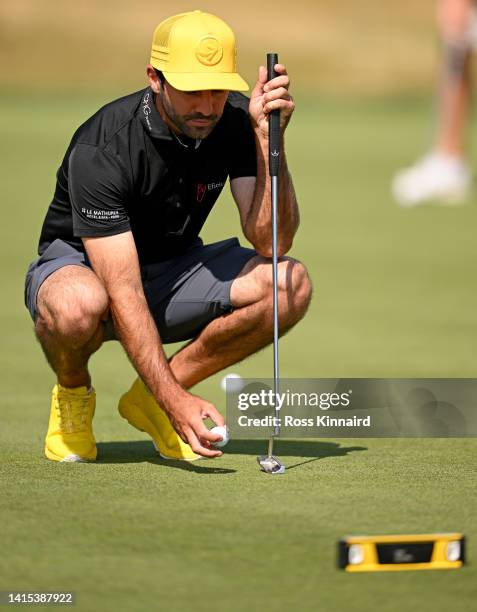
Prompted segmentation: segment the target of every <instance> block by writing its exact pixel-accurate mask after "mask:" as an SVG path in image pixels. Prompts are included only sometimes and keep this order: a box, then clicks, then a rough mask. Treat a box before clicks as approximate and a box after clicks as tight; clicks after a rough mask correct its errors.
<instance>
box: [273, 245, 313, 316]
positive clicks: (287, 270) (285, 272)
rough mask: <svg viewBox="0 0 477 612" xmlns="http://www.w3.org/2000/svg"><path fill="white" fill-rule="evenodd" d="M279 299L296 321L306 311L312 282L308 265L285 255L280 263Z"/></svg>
mask: <svg viewBox="0 0 477 612" xmlns="http://www.w3.org/2000/svg"><path fill="white" fill-rule="evenodd" d="M278 290H279V294H278V296H279V297H278V299H279V303H284V304H285V305H286V313H288V316H289V318H290V319H291V320H292V321H293V322H296V321H298V320H300V319H301V318H302V317H303V316H304V314H305V313H306V311H307V309H308V306H309V304H310V301H311V295H312V284H311V279H310V276H309V274H308V270H307V269H306V266H305V265H304V264H303V263H302V262H301V261H298V260H297V259H293V258H291V257H283V258H281V259H280V260H279V263H278Z"/></svg>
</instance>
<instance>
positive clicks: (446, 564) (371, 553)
mask: <svg viewBox="0 0 477 612" xmlns="http://www.w3.org/2000/svg"><path fill="white" fill-rule="evenodd" d="M464 563H465V536H464V535H463V534H462V533H431V534H418V535H387V536H348V537H346V538H343V539H342V540H340V541H339V542H338V567H340V568H341V569H344V570H346V571H347V572H383V571H384V572H397V571H402V570H431V569H457V568H459V567H462V565H463V564H464Z"/></svg>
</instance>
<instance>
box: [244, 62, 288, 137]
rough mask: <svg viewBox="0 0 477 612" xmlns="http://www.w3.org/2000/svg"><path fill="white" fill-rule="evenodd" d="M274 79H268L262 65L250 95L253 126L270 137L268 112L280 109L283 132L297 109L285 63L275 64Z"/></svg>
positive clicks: (263, 134)
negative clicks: (290, 90) (275, 74)
mask: <svg viewBox="0 0 477 612" xmlns="http://www.w3.org/2000/svg"><path fill="white" fill-rule="evenodd" d="M275 72H277V73H278V76H276V77H275V78H274V79H271V80H270V81H268V80H267V69H266V68H265V66H260V68H259V70H258V81H257V83H256V84H255V87H254V88H253V91H252V93H251V96H250V104H249V112H250V118H251V121H252V125H253V128H254V129H255V130H258V131H259V133H260V134H261V135H262V136H263V137H264V138H268V114H269V113H270V112H271V111H272V110H275V109H278V110H279V111H280V130H281V132H282V134H283V132H284V131H285V128H286V126H287V125H288V122H289V121H290V118H291V116H292V114H293V111H294V110H295V103H294V101H293V98H292V97H291V95H290V94H289V92H288V88H289V87H290V78H289V77H288V74H287V70H286V68H285V66H284V65H283V64H275Z"/></svg>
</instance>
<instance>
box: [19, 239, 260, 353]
mask: <svg viewBox="0 0 477 612" xmlns="http://www.w3.org/2000/svg"><path fill="white" fill-rule="evenodd" d="M255 255H256V252H255V251H254V250H253V249H248V248H245V247H242V246H240V243H239V241H238V239H237V238H230V239H228V240H222V241H220V242H215V243H213V244H208V245H204V244H203V243H202V241H201V240H200V239H198V240H197V242H196V243H194V244H193V245H192V246H191V247H190V248H189V249H188V251H186V253H185V254H184V255H181V256H180V257H176V258H175V259H171V260H168V261H163V262H160V263H157V264H149V265H145V266H143V267H142V268H141V275H142V283H143V288H144V294H145V296H146V300H147V303H148V305H149V309H150V311H151V314H152V316H153V317H154V321H155V322H156V325H157V328H158V330H159V334H160V336H161V340H162V342H164V343H170V342H180V341H182V340H188V339H191V338H194V337H196V336H197V334H199V332H200V331H201V330H202V329H203V328H204V327H205V326H206V325H207V324H208V323H210V321H212V320H213V319H215V318H216V317H219V316H221V315H223V314H225V313H227V312H231V311H232V310H233V306H232V304H231V302H230V287H231V286H232V283H233V281H234V279H235V278H236V277H237V276H238V274H239V273H240V271H241V270H242V268H243V267H244V266H245V264H246V263H247V262H248V261H249V260H250V259H251V258H252V257H254V256H255ZM69 265H76V266H84V267H87V268H91V265H90V264H89V261H88V259H87V257H86V255H85V254H84V253H81V252H80V251H77V250H76V249H74V248H73V247H72V246H70V245H69V244H67V243H66V242H64V241H63V240H59V239H58V240H55V241H54V242H52V243H51V244H50V246H49V247H48V248H47V249H46V251H45V252H44V253H43V254H42V255H41V256H40V257H39V258H38V259H35V261H33V262H32V263H31V264H30V266H29V267H28V271H27V274H26V278H25V305H26V307H27V308H28V310H29V312H30V315H31V317H32V319H33V321H35V320H36V318H37V316H38V312H37V305H36V299H37V295H38V290H39V289H40V287H41V285H42V283H43V282H44V281H45V280H46V278H48V276H50V274H53V272H55V271H56V270H58V269H59V268H62V267H63V266H69ZM115 337H116V336H115V333H114V326H113V323H112V319H111V318H110V319H109V320H108V322H107V324H106V336H105V339H106V340H113V339H115Z"/></svg>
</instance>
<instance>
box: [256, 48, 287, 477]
mask: <svg viewBox="0 0 477 612" xmlns="http://www.w3.org/2000/svg"><path fill="white" fill-rule="evenodd" d="M275 64H278V55H277V54H276V53H267V71H268V80H269V81H270V79H273V78H274V77H276V76H278V75H277V73H276V72H275ZM268 160H269V163H268V165H269V170H270V178H271V183H272V268H273V386H274V397H275V402H274V407H275V424H274V428H273V432H272V434H271V435H270V439H269V441H268V455H260V456H259V457H257V461H258V463H259V465H260V469H261V470H262V471H263V472H266V473H267V474H284V473H285V466H284V465H283V463H282V462H281V461H280V460H279V459H278V458H277V457H275V456H274V455H273V441H274V439H275V437H276V436H279V435H280V425H279V424H278V423H279V420H278V419H279V418H280V410H279V408H278V407H277V406H278V405H277V393H278V259H277V233H278V231H277V204H278V169H279V166H280V111H279V110H274V111H272V112H271V113H270V114H269V118H268Z"/></svg>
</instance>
